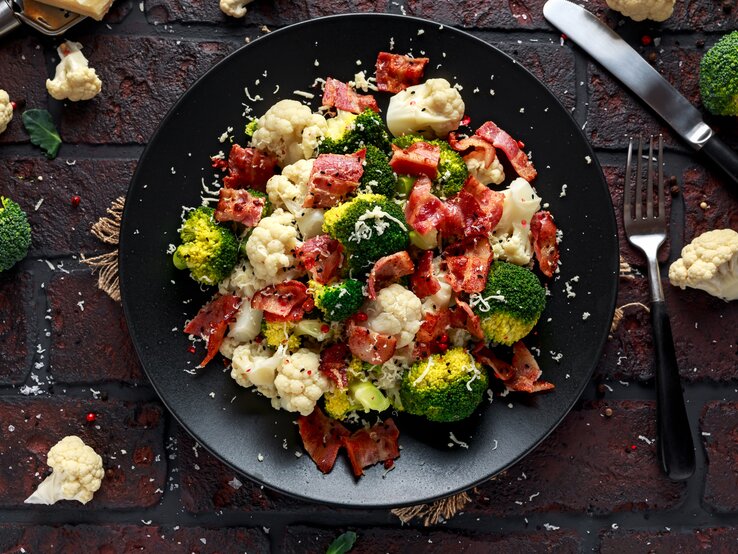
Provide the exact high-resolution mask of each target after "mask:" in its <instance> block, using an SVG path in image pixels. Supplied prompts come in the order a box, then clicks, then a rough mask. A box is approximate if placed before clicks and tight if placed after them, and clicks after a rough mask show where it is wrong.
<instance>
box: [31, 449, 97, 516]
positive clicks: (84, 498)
mask: <svg viewBox="0 0 738 554" xmlns="http://www.w3.org/2000/svg"><path fill="white" fill-rule="evenodd" d="M46 463H47V464H48V466H49V467H50V468H51V469H52V472H51V475H49V476H48V477H47V478H46V479H44V480H43V481H42V482H41V483H40V484H39V486H38V488H37V489H36V491H35V492H34V493H33V494H32V495H31V496H29V497H28V498H26V500H25V503H26V504H54V503H56V502H58V501H59V500H77V501H78V502H81V503H82V504H87V503H88V502H89V501H90V500H92V497H93V495H94V494H95V492H96V491H97V490H98V489H99V488H100V484H101V483H102V480H103V477H104V476H105V470H104V469H103V463H102V458H101V457H100V455H99V454H97V453H96V452H95V451H94V450H93V449H92V448H90V447H89V446H87V445H86V444H85V443H84V442H82V439H81V438H79V437H77V436H74V435H70V436H67V437H64V438H63V439H62V440H60V441H59V442H58V443H56V444H55V445H54V446H52V447H51V449H50V450H49V454H48V455H47V458H46Z"/></svg>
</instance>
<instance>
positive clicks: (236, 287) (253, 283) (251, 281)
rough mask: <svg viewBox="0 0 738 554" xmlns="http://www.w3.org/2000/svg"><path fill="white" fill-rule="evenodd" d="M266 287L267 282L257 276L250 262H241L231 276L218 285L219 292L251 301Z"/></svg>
mask: <svg viewBox="0 0 738 554" xmlns="http://www.w3.org/2000/svg"><path fill="white" fill-rule="evenodd" d="M266 286H267V282H266V281H265V280H263V279H260V278H259V277H257V276H256V274H255V273H254V268H253V267H252V266H251V264H250V263H249V261H248V260H241V261H240V262H238V264H237V265H236V267H234V268H233V271H231V274H230V275H229V276H228V277H226V278H225V279H223V280H222V281H221V282H220V283H219V284H218V292H220V294H235V295H236V296H239V297H241V298H248V299H251V297H252V296H254V293H256V291H258V290H261V289H263V288H264V287H266Z"/></svg>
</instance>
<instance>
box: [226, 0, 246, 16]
mask: <svg viewBox="0 0 738 554" xmlns="http://www.w3.org/2000/svg"><path fill="white" fill-rule="evenodd" d="M253 1H254V0H220V11H222V12H223V13H224V14H226V15H230V16H231V17H243V16H245V15H246V6H247V5H249V4H251V2H253Z"/></svg>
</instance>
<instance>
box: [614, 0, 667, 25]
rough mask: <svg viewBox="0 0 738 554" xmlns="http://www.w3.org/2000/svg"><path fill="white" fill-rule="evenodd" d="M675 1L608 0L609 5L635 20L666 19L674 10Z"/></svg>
mask: <svg viewBox="0 0 738 554" xmlns="http://www.w3.org/2000/svg"><path fill="white" fill-rule="evenodd" d="M675 2H676V0H607V5H608V6H610V7H611V8H612V9H613V10H616V11H619V12H620V13H622V14H623V15H625V16H627V17H630V18H631V19H632V20H634V21H643V20H644V19H652V20H653V21H665V20H666V19H668V18H670V17H671V14H672V13H673V12H674V3H675Z"/></svg>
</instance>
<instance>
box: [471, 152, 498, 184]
mask: <svg viewBox="0 0 738 554" xmlns="http://www.w3.org/2000/svg"><path fill="white" fill-rule="evenodd" d="M464 161H465V162H466V168H467V169H468V170H469V175H471V176H472V177H474V178H475V179H476V180H477V181H479V182H480V183H482V184H483V185H490V184H492V185H500V184H502V182H503V181H504V180H505V168H503V167H502V164H501V163H500V159H499V158H497V157H495V159H494V160H493V161H492V163H491V164H490V165H489V167H487V166H486V165H485V164H484V160H483V159H480V158H478V157H472V156H467V158H465V159H464Z"/></svg>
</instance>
